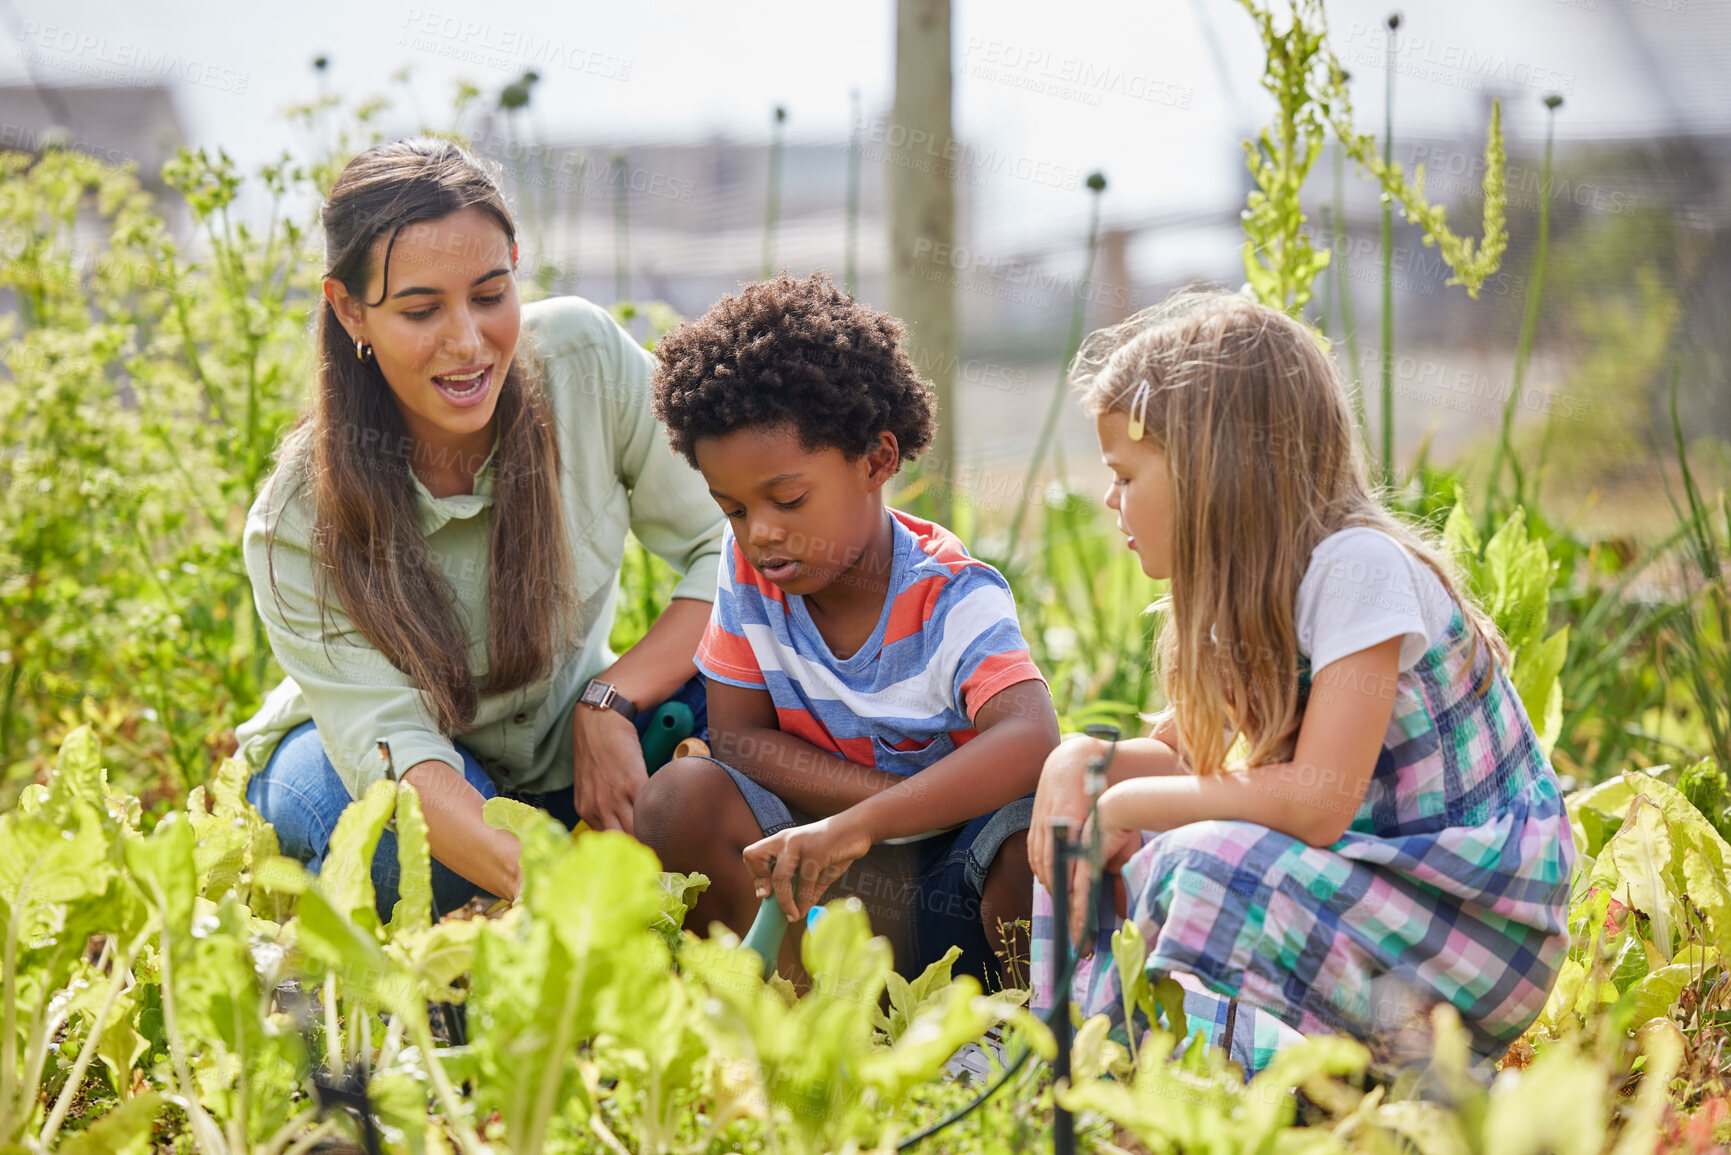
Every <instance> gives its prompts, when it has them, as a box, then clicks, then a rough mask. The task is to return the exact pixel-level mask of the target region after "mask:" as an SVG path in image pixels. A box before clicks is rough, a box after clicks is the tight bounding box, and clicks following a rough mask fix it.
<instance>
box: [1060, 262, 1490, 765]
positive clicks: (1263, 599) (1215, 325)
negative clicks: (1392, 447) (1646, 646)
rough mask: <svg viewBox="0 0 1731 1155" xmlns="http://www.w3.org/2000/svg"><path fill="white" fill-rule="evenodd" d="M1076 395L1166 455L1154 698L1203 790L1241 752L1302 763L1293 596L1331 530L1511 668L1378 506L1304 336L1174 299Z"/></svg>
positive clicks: (1214, 297) (1438, 569) (1190, 297)
mask: <svg viewBox="0 0 1731 1155" xmlns="http://www.w3.org/2000/svg"><path fill="white" fill-rule="evenodd" d="M1070 382H1071V385H1072V386H1074V387H1075V388H1076V389H1078V390H1080V391H1081V393H1082V401H1083V405H1084V406H1085V407H1086V408H1087V410H1088V412H1089V413H1090V414H1091V415H1093V416H1096V417H1097V416H1099V415H1100V414H1103V413H1108V412H1122V413H1124V414H1126V416H1127V417H1128V418H1129V420H1130V432H1131V435H1132V436H1135V435H1136V434H1137V433H1138V429H1137V426H1138V424H1139V423H1140V424H1141V425H1142V427H1143V428H1142V429H1141V431H1140V432H1141V435H1142V437H1143V438H1144V439H1146V440H1147V441H1148V442H1150V443H1151V444H1152V445H1153V446H1155V447H1157V448H1159V449H1161V450H1163V451H1164V452H1165V454H1166V461H1167V467H1168V469H1169V470H1170V473H1171V494H1172V571H1171V579H1172V583H1171V595H1170V599H1169V612H1168V613H1167V616H1166V623H1165V626H1164V628H1163V629H1162V631H1161V634H1160V640H1159V643H1158V646H1157V650H1158V654H1159V668H1160V682H1161V687H1162V688H1163V689H1164V691H1165V693H1166V697H1167V700H1168V702H1170V703H1171V705H1172V708H1173V710H1174V713H1175V715H1176V721H1177V726H1178V732H1179V736H1180V738H1181V739H1182V741H1183V744H1184V747H1185V750H1186V752H1187V754H1188V756H1189V759H1190V762H1191V765H1192V767H1193V768H1194V770H1195V771H1196V772H1197V773H1199V774H1210V773H1216V772H1218V771H1220V770H1222V769H1224V768H1225V763H1226V754H1227V751H1228V749H1229V748H1230V747H1231V746H1232V745H1233V742H1234V741H1235V739H1237V738H1239V737H1242V738H1243V739H1244V742H1245V747H1246V753H1245V756H1244V764H1245V765H1247V766H1256V765H1260V764H1262V763H1265V762H1279V761H1286V760H1289V759H1290V758H1291V757H1292V754H1293V750H1294V747H1295V745H1296V743H1297V735H1298V726H1299V721H1300V714H1299V697H1298V657H1299V654H1298V637H1297V631H1296V627H1295V624H1294V619H1293V613H1294V605H1295V602H1296V600H1297V596H1298V583H1299V581H1300V579H1301V578H1303V576H1304V572H1305V568H1306V566H1307V565H1308V564H1309V562H1310V556H1311V553H1312V551H1314V550H1315V549H1316V547H1317V545H1318V544H1320V543H1321V541H1322V540H1323V539H1324V538H1326V537H1328V536H1329V535H1330V534H1332V533H1335V532H1337V531H1339V530H1342V529H1346V528H1348V527H1351V526H1368V527H1370V528H1373V529H1378V530H1381V531H1382V532H1384V533H1386V534H1388V535H1389V536H1390V537H1392V538H1394V539H1395V540H1396V541H1398V542H1399V543H1400V544H1401V545H1403V546H1405V547H1406V548H1407V549H1408V550H1410V551H1411V552H1412V553H1413V554H1414V555H1415V556H1416V557H1418V558H1419V560H1421V561H1423V562H1424V563H1425V564H1426V565H1427V566H1429V567H1430V569H1431V570H1432V571H1433V572H1434V573H1435V574H1436V576H1437V578H1438V579H1439V580H1440V581H1441V582H1442V585H1443V587H1444V589H1446V590H1447V591H1448V593H1449V595H1450V596H1451V597H1452V598H1454V600H1455V601H1456V602H1457V603H1459V605H1460V607H1461V612H1462V614H1463V616H1464V617H1465V619H1466V622H1467V625H1468V633H1469V635H1470V637H1471V640H1472V644H1473V645H1474V646H1475V647H1476V646H1477V645H1478V644H1480V643H1483V644H1484V645H1485V646H1487V647H1488V649H1489V651H1490V652H1491V654H1492V655H1494V657H1495V659H1496V660H1497V661H1498V662H1501V663H1502V664H1503V666H1504V668H1506V667H1507V663H1508V648H1507V646H1506V645H1505V643H1504V642H1503V640H1502V638H1501V636H1500V635H1499V634H1498V633H1497V629H1496V626H1495V625H1494V624H1492V622H1491V620H1490V619H1489V617H1487V616H1486V615H1485V613H1484V612H1483V610H1481V609H1480V608H1479V607H1478V606H1477V605H1476V604H1474V602H1473V601H1472V599H1471V598H1470V597H1467V596H1464V595H1463V593H1462V588H1463V587H1462V585H1461V582H1460V579H1459V577H1458V576H1457V574H1456V572H1455V569H1454V566H1453V565H1452V564H1451V562H1450V561H1449V558H1448V555H1447V553H1446V552H1445V551H1444V550H1443V548H1442V547H1441V545H1440V544H1439V543H1438V542H1437V541H1436V540H1435V539H1434V536H1433V535H1430V534H1428V533H1427V532H1425V531H1424V530H1422V529H1421V528H1419V527H1414V526H1410V525H1408V524H1406V523H1405V522H1403V521H1402V520H1400V519H1399V518H1397V517H1396V516H1395V515H1394V514H1393V513H1391V512H1389V511H1388V510H1387V509H1386V508H1384V507H1383V506H1382V505H1381V504H1380V503H1379V502H1378V501H1377V499H1376V497H1375V495H1374V494H1373V492H1372V489H1371V484H1370V480H1369V475H1368V473H1367V471H1366V467H1365V460H1364V454H1363V451H1362V449H1361V447H1360V440H1359V436H1358V432H1357V430H1356V429H1355V428H1354V426H1353V418H1352V409H1351V405H1350V403H1349V400H1348V395H1347V389H1346V386H1345V384H1344V383H1343V382H1342V380H1341V378H1340V375H1339V373H1338V372H1337V371H1336V369H1335V366H1334V362H1333V360H1332V359H1331V358H1330V357H1329V356H1328V353H1327V352H1326V350H1325V348H1324V343H1323V339H1322V338H1321V336H1320V335H1319V334H1317V333H1316V332H1314V331H1313V330H1311V329H1310V328H1308V327H1307V326H1305V325H1304V324H1303V323H1302V322H1300V321H1297V320H1294V319H1293V318H1291V317H1289V316H1287V315H1286V314H1284V313H1282V312H1280V311H1279V310H1277V309H1271V308H1269V307H1267V306H1265V305H1261V304H1258V303H1257V302H1255V301H1254V300H1252V299H1250V298H1249V297H1245V296H1241V295H1239V294H1236V293H1226V292H1218V291H1199V290H1185V291H1180V292H1178V293H1175V294H1173V295H1172V296H1170V297H1168V298H1167V299H1166V300H1165V301H1163V302H1161V303H1160V304H1158V305H1155V306H1152V307H1151V308H1147V309H1144V310H1142V311H1141V312H1139V313H1137V314H1135V315H1134V316H1132V317H1130V318H1129V319H1128V320H1126V321H1123V322H1122V323H1120V324H1117V325H1113V326H1111V327H1110V328H1106V329H1100V330H1097V331H1096V332H1094V333H1092V334H1090V335H1089V337H1088V339H1087V340H1086V341H1084V342H1083V343H1082V347H1081V350H1080V351H1079V352H1078V353H1077V355H1076V360H1075V362H1074V363H1073V364H1072V365H1071V368H1070ZM1475 656H1476V651H1475ZM1470 664H1471V660H1470V659H1469V665H1470ZM1489 676H1490V675H1489V674H1488V673H1487V674H1486V681H1485V683H1484V685H1488V679H1489ZM1484 685H1481V686H1480V687H1479V689H1480V691H1481V692H1482V690H1483V689H1484Z"/></svg>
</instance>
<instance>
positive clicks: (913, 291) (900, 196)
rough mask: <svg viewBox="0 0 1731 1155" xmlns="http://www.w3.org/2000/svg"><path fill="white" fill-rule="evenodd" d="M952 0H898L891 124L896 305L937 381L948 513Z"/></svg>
mask: <svg viewBox="0 0 1731 1155" xmlns="http://www.w3.org/2000/svg"><path fill="white" fill-rule="evenodd" d="M950 80H951V78H950V4H949V0H896V98H895V105H894V109H893V112H892V114H891V123H890V124H889V125H888V126H887V128H886V131H885V133H884V144H885V146H886V147H885V152H886V153H889V154H891V155H889V156H888V157H887V159H888V161H889V164H888V171H887V172H886V173H885V177H886V185H887V192H888V202H889V232H890V259H889V291H890V293H889V295H890V300H889V304H890V310H891V312H893V313H895V314H896V316H898V317H900V318H901V319H902V320H903V321H904V322H906V323H907V326H908V346H909V348H908V354H909V356H911V357H912V358H913V361H914V363H915V364H916V365H918V366H919V367H920V371H921V372H922V373H924V374H925V375H926V376H927V377H929V378H930V379H931V382H932V384H933V385H934V386H936V389H937V419H938V430H937V436H936V437H935V438H934V439H933V441H932V445H931V448H930V450H929V451H928V456H927V463H928V464H927V473H928V475H929V476H931V477H932V479H933V488H932V493H933V497H934V498H935V505H936V514H937V518H938V520H939V521H941V522H943V523H945V524H949V523H950V521H951V518H952V514H953V508H952V505H951V497H952V494H951V489H950V484H951V478H952V477H954V475H955V474H954V471H955V457H956V435H955V423H956V398H955V381H956V362H957V354H956V346H957V342H956V288H955V278H954V276H953V273H952V270H951V269H950V267H949V265H948V263H947V262H946V261H945V260H943V259H942V256H941V255H942V254H947V253H950V252H952V251H953V249H954V245H955V227H956V189H955V182H954V175H955V172H956V160H955V158H956V154H957V150H956V148H955V146H954V145H953V144H952V140H953V137H952V132H951V129H952V126H951V120H950Z"/></svg>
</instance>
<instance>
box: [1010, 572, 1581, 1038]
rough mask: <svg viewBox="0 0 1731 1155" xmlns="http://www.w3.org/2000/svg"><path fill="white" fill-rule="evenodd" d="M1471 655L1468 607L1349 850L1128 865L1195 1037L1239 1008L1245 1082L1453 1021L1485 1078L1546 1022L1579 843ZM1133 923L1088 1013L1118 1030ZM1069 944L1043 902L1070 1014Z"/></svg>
mask: <svg viewBox="0 0 1731 1155" xmlns="http://www.w3.org/2000/svg"><path fill="white" fill-rule="evenodd" d="M1470 638H1471V635H1470V632H1469V630H1468V627H1467V624H1466V621H1465V619H1464V618H1463V616H1462V614H1461V611H1460V607H1459V606H1458V605H1457V606H1456V607H1455V609H1454V615H1453V618H1452V620H1451V622H1450V624H1449V628H1448V633H1447V635H1446V636H1445V637H1444V638H1443V640H1442V641H1440V642H1438V643H1437V644H1436V645H1434V646H1432V647H1431V648H1430V650H1428V651H1427V652H1426V653H1425V655H1424V656H1423V657H1422V658H1421V659H1419V661H1418V663H1417V664H1416V665H1415V666H1414V667H1413V668H1412V669H1410V670H1407V671H1405V672H1403V673H1401V674H1400V676H1399V679H1398V682H1397V686H1396V698H1395V705H1394V715H1393V717H1392V719H1391V720H1390V722H1389V729H1388V734H1387V737H1386V738H1385V739H1384V741H1383V749H1382V754H1381V755H1380V756H1379V757H1378V759H1377V763H1376V770H1375V773H1374V774H1373V776H1372V778H1371V780H1370V783H1369V786H1368V788H1367V790H1366V792H1365V795H1364V800H1363V802H1362V804H1361V805H1360V806H1359V809H1358V811H1357V813H1356V815H1355V816H1354V818H1353V821H1352V825H1351V826H1350V827H1349V828H1348V830H1347V832H1346V834H1345V835H1343V836H1342V837H1341V839H1340V840H1339V841H1338V842H1336V843H1334V844H1333V845H1332V846H1328V847H1315V846H1310V845H1308V844H1306V843H1304V842H1303V841H1301V840H1299V839H1297V838H1293V837H1291V836H1290V835H1286V834H1281V833H1279V832H1278V831H1274V830H1271V829H1269V828H1268V827H1265V826H1258V825H1255V824H1253V823H1249V822H1227V821H1210V822H1197V823H1193V824H1191V825H1188V826H1181V827H1178V828H1176V829H1173V830H1168V831H1164V832H1161V833H1158V834H1154V833H1144V835H1143V846H1142V849H1141V850H1140V851H1138V852H1137V853H1136V854H1135V855H1134V856H1133V857H1132V858H1131V859H1130V861H1129V862H1128V863H1126V864H1125V866H1124V869H1123V872H1122V873H1123V878H1124V883H1125V887H1126V891H1127V893H1128V895H1129V907H1128V909H1129V913H1130V917H1131V918H1133V919H1135V921H1136V922H1137V924H1138V926H1139V927H1140V928H1141V930H1142V934H1143V937H1144V938H1145V939H1146V941H1147V942H1148V944H1149V949H1148V967H1149V969H1150V971H1151V972H1154V973H1159V972H1172V973H1174V974H1178V975H1181V976H1184V977H1182V978H1181V982H1183V983H1184V985H1185V986H1186V988H1187V997H1186V1005H1185V1011H1186V1014H1187V1016H1188V1017H1189V1018H1190V1024H1189V1026H1190V1028H1191V1030H1196V1029H1201V1030H1203V1031H1204V1033H1205V1034H1207V1036H1208V1037H1209V1038H1210V1040H1211V1041H1215V1042H1219V1041H1220V1038H1221V1028H1222V1027H1223V1025H1224V1023H1225V1021H1226V1004H1227V1001H1228V998H1230V997H1236V998H1237V999H1238V1000H1239V1002H1238V1012H1237V1021H1236V1025H1235V1028H1234V1031H1233V1048H1232V1049H1233V1052H1234V1058H1237V1059H1238V1060H1239V1061H1240V1062H1242V1063H1243V1064H1244V1065H1245V1068H1246V1070H1247V1071H1254V1070H1260V1069H1261V1068H1262V1067H1264V1066H1266V1065H1267V1062H1268V1060H1269V1058H1270V1057H1271V1056H1272V1054H1273V1052H1274V1050H1276V1049H1277V1048H1278V1047H1280V1046H1282V1045H1284V1044H1285V1043H1286V1042H1288V1041H1291V1040H1292V1039H1294V1038H1296V1037H1298V1035H1299V1034H1305V1033H1311V1032H1338V1033H1343V1034H1348V1035H1352V1036H1354V1037H1356V1038H1358V1039H1361V1040H1363V1041H1364V1042H1366V1043H1367V1044H1368V1045H1370V1047H1371V1049H1372V1052H1373V1054H1374V1055H1375V1057H1376V1064H1377V1066H1378V1067H1381V1068H1384V1069H1393V1068H1397V1067H1399V1066H1401V1065H1404V1064H1405V1063H1407V1062H1410V1061H1412V1060H1414V1059H1422V1058H1423V1057H1425V1056H1426V1055H1428V1053H1429V1040H1428V1038H1427V1037H1425V1035H1424V1030H1425V1025H1426V1023H1427V1021H1428V1019H1427V1016H1426V1013H1425V1012H1426V1011H1427V1010H1428V1008H1429V1007H1431V1006H1433V1005H1435V1004H1436V1003H1437V1002H1439V1001H1447V1002H1450V1003H1453V1004H1454V1006H1455V1007H1456V1008H1457V1009H1458V1010H1459V1012H1460V1016H1461V1019H1462V1021H1463V1023H1464V1024H1465V1025H1466V1027H1467V1028H1468V1030H1469V1031H1470V1035H1471V1041H1472V1047H1473V1051H1474V1058H1475V1060H1476V1061H1477V1062H1478V1063H1479V1064H1481V1066H1488V1065H1489V1064H1490V1063H1491V1062H1493V1061H1494V1060H1495V1059H1497V1058H1498V1057H1500V1056H1501V1055H1502V1053H1503V1052H1504V1051H1505V1050H1507V1048H1508V1046H1509V1044H1510V1043H1511V1042H1513V1041H1514V1040H1515V1039H1516V1038H1517V1037H1519V1035H1520V1034H1521V1032H1522V1031H1523V1030H1525V1029H1526V1027H1527V1026H1528V1024H1530V1023H1531V1022H1532V1021H1533V1019H1534V1018H1536V1017H1537V1016H1538V1014H1539V1012H1540V1010H1542V1009H1543V1007H1544V1004H1545V1000H1546V998H1547V997H1548V995H1549V992H1550V989H1551V985H1552V983H1553V982H1554V981H1555V980H1556V976H1557V972H1558V970H1559V968H1560V967H1561V966H1562V963H1563V959H1564V956H1565V953H1566V951H1567V948H1568V942H1569V939H1568V925H1567V904H1568V896H1569V883H1570V872H1571V870H1572V868H1573V866H1574V858H1575V847H1574V841H1573V838H1572V836H1571V834H1570V831H1569V822H1568V816H1567V814H1566V813H1565V811H1564V809H1563V802H1562V797H1561V795H1560V792H1559V790H1558V787H1557V780H1556V776H1555V775H1554V774H1553V773H1552V770H1551V767H1550V764H1549V762H1548V760H1547V759H1546V758H1545V755H1544V753H1543V752H1542V751H1541V750H1540V748H1539V744H1538V740H1537V737H1536V736H1535V734H1534V733H1533V728H1532V725H1531V723H1530V722H1529V720H1528V718H1527V715H1526V711H1525V709H1524V708H1523V707H1522V705H1521V702H1520V698H1519V697H1518V696H1517V694H1516V692H1515V689H1514V686H1513V685H1512V684H1511V683H1510V682H1509V680H1508V678H1507V676H1506V675H1505V674H1504V673H1503V671H1502V670H1500V669H1496V670H1494V671H1493V669H1492V658H1491V655H1490V653H1489V652H1488V650H1486V649H1485V647H1483V646H1476V647H1475V646H1473V645H1472V643H1471V640H1470ZM1487 676H1488V677H1489V685H1488V687H1487V688H1486V689H1485V692H1484V693H1482V694H1478V693H1475V692H1474V691H1475V687H1478V686H1480V685H1483V684H1484V683H1485V680H1486V678H1487ZM1300 688H1301V691H1303V692H1305V693H1307V692H1308V688H1309V671H1308V668H1306V669H1304V670H1302V671H1301V673H1300ZM1297 770H1298V768H1296V767H1294V768H1290V769H1287V768H1282V769H1275V768H1273V767H1271V768H1270V770H1269V772H1270V773H1272V774H1282V775H1286V774H1290V775H1291V776H1292V777H1293V779H1294V780H1293V781H1292V782H1291V786H1292V788H1293V789H1294V790H1295V792H1297V791H1299V790H1302V789H1303V788H1304V787H1305V786H1310V787H1311V788H1312V789H1313V790H1314V789H1318V788H1319V787H1318V786H1317V784H1316V783H1315V782H1307V781H1304V780H1303V778H1301V777H1299V775H1298V773H1297ZM1320 788H1321V789H1326V785H1324V786H1322V787H1320ZM1117 922H1118V919H1117V916H1116V914H1115V912H1114V911H1113V910H1112V907H1111V905H1110V900H1109V898H1108V897H1107V896H1104V895H1103V896H1101V906H1100V917H1099V919H1098V924H1099V925H1100V926H1101V927H1102V928H1103V929H1102V930H1101V931H1100V932H1099V935H1098V937H1097V939H1096V942H1095V950H1094V954H1093V956H1092V958H1085V959H1083V960H1081V962H1080V963H1079V964H1078V967H1077V973H1076V976H1075V980H1074V986H1073V989H1072V998H1073V999H1074V1000H1075V1002H1076V1004H1077V1005H1078V1006H1079V1007H1080V1009H1081V1011H1082V1013H1083V1014H1084V1015H1087V1016H1091V1015H1094V1014H1101V1013H1104V1014H1107V1015H1110V1016H1111V1017H1112V1019H1113V1022H1114V1024H1115V1026H1118V1027H1121V1026H1122V1022H1123V1012H1122V1000H1121V994H1120V988H1119V983H1118V976H1117V969H1116V967H1115V966H1114V964H1113V962H1112V946H1111V931H1112V928H1113V927H1114V926H1115V925H1117ZM1053 944H1054V940H1053V927H1052V902H1051V896H1050V895H1048V894H1047V893H1046V892H1045V891H1044V889H1043V888H1040V887H1039V885H1038V884H1037V883H1036V884H1035V901H1034V934H1033V949H1032V960H1031V962H1032V971H1033V975H1034V978H1035V984H1034V985H1035V990H1034V998H1033V1005H1034V1006H1035V1008H1036V1009H1037V1010H1040V1011H1044V1010H1045V1009H1047V1008H1048V1007H1050V1006H1051V1004H1052V1001H1053V998H1052V996H1053V990H1052V986H1051V984H1052V981H1053V977H1054V976H1053V974H1052V969H1051V964H1052V956H1053V954H1054V945H1053ZM1197 980H1199V981H1197ZM1221 996H1226V997H1221Z"/></svg>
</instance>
